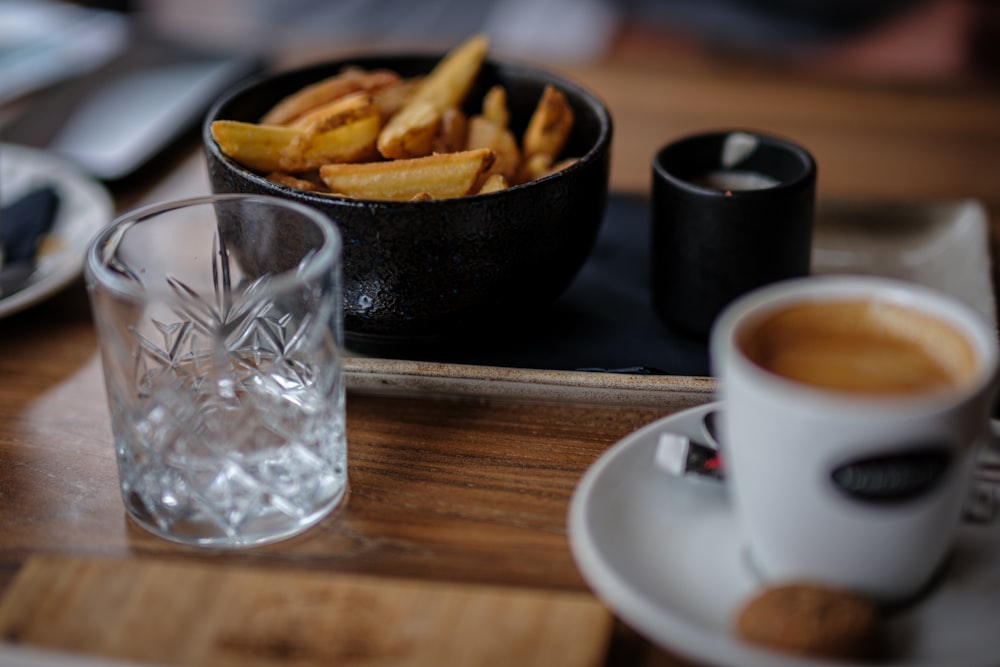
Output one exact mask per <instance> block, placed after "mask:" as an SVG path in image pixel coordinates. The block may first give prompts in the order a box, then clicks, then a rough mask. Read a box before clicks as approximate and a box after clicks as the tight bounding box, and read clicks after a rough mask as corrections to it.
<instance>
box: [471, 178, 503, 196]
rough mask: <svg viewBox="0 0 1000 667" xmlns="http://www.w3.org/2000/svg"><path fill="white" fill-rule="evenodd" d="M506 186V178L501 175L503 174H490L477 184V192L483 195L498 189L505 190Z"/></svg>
mask: <svg viewBox="0 0 1000 667" xmlns="http://www.w3.org/2000/svg"><path fill="white" fill-rule="evenodd" d="M507 187H508V185H507V179H506V178H504V177H503V174H490V175H489V176H487V177H486V180H485V181H483V184H482V185H481V186H479V191H478V194H481V195H483V194H486V193H488V192H499V191H500V190H506V189H507Z"/></svg>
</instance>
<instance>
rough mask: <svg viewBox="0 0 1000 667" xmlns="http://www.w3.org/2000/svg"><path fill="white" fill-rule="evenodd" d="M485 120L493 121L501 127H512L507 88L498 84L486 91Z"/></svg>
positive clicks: (484, 98)
mask: <svg viewBox="0 0 1000 667" xmlns="http://www.w3.org/2000/svg"><path fill="white" fill-rule="evenodd" d="M483 118H485V119H487V120H490V121H493V122H494V123H496V124H497V125H499V126H500V127H507V126H508V125H510V110H509V109H507V89H506V88H504V87H503V86H501V85H499V84H498V85H496V86H493V87H492V88H490V89H489V90H487V91H486V94H485V95H484V96H483Z"/></svg>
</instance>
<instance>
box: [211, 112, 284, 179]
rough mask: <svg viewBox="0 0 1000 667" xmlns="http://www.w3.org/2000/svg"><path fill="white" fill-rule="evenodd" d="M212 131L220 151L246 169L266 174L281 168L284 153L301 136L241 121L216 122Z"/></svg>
mask: <svg viewBox="0 0 1000 667" xmlns="http://www.w3.org/2000/svg"><path fill="white" fill-rule="evenodd" d="M211 130H212V138H213V139H215V143H217V144H218V145H219V150H221V151H222V152H223V153H225V154H226V155H228V156H229V157H231V158H232V159H233V160H235V161H236V162H239V163H240V164H241V165H243V166H244V167H246V168H247V169H252V170H254V171H259V172H264V173H266V172H271V171H279V170H280V169H281V167H280V165H279V164H278V162H279V157H280V155H281V150H282V149H283V148H285V147H287V146H288V145H289V144H291V143H292V142H293V141H295V138H296V137H298V136H299V134H301V130H296V129H294V128H291V127H284V126H281V125H258V124H257V123H244V122H242V121H238V120H217V121H214V122H213V123H212V128H211Z"/></svg>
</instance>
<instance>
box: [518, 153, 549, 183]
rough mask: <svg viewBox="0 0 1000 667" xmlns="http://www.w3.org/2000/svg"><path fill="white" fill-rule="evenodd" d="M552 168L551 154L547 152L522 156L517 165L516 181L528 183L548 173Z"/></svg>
mask: <svg viewBox="0 0 1000 667" xmlns="http://www.w3.org/2000/svg"><path fill="white" fill-rule="evenodd" d="M551 169H552V156H550V155H548V154H547V153H535V154H534V155H529V156H527V157H525V158H524V160H523V161H522V162H521V164H520V166H519V167H518V171H517V177H516V179H515V182H516V183H528V182H529V181H533V180H535V179H538V178H541V177H543V176H546V175H548V173H549V171H550V170H551Z"/></svg>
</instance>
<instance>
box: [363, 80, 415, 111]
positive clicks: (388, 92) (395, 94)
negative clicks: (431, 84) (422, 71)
mask: <svg viewBox="0 0 1000 667" xmlns="http://www.w3.org/2000/svg"><path fill="white" fill-rule="evenodd" d="M421 81H422V79H421V78H420V77H417V78H413V79H400V80H398V81H396V82H395V83H391V84H389V85H387V86H385V87H383V88H379V89H378V90H377V91H375V92H374V93H373V94H372V97H373V98H374V99H375V103H376V104H377V105H378V108H379V112H380V113H381V114H382V122H385V121H387V120H389V118H391V117H392V116H393V115H395V114H396V113H398V112H399V110H400V109H402V108H403V107H404V106H406V103H407V102H409V101H410V100H411V99H412V98H413V93H415V92H416V91H417V88H418V87H420V83H421Z"/></svg>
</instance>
